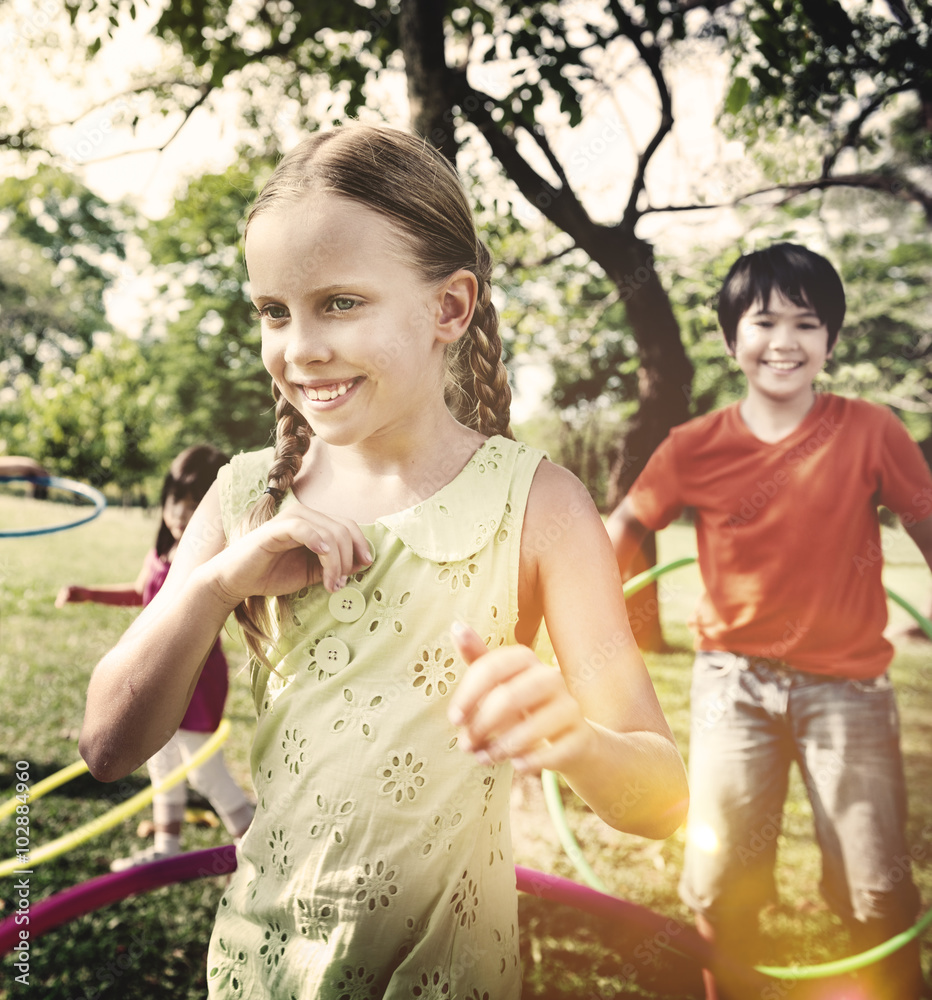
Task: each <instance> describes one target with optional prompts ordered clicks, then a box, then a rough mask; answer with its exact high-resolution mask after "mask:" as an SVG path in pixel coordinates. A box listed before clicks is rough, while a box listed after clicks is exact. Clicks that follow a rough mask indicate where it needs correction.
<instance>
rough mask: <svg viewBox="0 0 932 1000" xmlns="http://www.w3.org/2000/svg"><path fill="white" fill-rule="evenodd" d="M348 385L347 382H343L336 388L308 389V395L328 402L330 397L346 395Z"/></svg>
mask: <svg viewBox="0 0 932 1000" xmlns="http://www.w3.org/2000/svg"><path fill="white" fill-rule="evenodd" d="M346 389H347V385H346V383H345V382H341V383H340V384H339V385H338V386H336V388H333V389H308V390H307V395H308V398H310V399H317V400H320V401H321V402H324V403H325V402H327V400H330V399H336V398H337V396H345V395H346Z"/></svg>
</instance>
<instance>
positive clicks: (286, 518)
mask: <svg viewBox="0 0 932 1000" xmlns="http://www.w3.org/2000/svg"><path fill="white" fill-rule="evenodd" d="M371 562H372V555H371V553H370V552H369V543H368V541H367V540H366V536H365V535H364V534H363V533H362V531H360V529H359V525H358V524H356V522H355V521H350V520H349V519H346V520H342V519H340V518H333V517H330V516H328V515H326V514H322V513H320V512H319V511H315V510H311V509H310V508H309V507H304V506H302V505H301V504H291V505H290V506H289V507H287V508H286V509H285V510H283V511H282V512H281V513H279V514H276V515H275V517H273V518H272V519H271V520H270V521H267V522H266V523H265V524H263V525H261V526H260V527H258V528H256V529H255V530H253V531H250V532H248V533H247V534H245V535H243V536H242V537H240V538H238V539H236V540H234V541H233V542H231V543H230V545H229V546H228V547H227V548H225V549H224V550H223V551H222V552H220V553H218V554H217V555H216V556H214V558H213V559H212V560H211V562H210V564H209V565H210V567H211V571H212V574H213V577H214V583H215V586H216V589H217V590H218V591H219V592H220V594H221V596H222V597H223V598H224V600H226V601H228V602H229V603H230V604H231V605H232V606H235V605H237V604H239V603H240V602H241V601H243V600H245V599H246V598H247V597H279V596H281V595H283V594H293V593H295V592H297V591H299V590H301V589H303V588H304V587H312V586H314V585H316V584H318V583H323V585H324V586H325V587H326V588H327V590H328V591H330V592H331V593H333V592H334V591H337V590H340V589H341V588H342V587H345V586H346V578H347V576H349V574H350V573H355V572H357V571H358V570H360V569H362V568H364V567H365V566H368V565H369V564H370V563H371Z"/></svg>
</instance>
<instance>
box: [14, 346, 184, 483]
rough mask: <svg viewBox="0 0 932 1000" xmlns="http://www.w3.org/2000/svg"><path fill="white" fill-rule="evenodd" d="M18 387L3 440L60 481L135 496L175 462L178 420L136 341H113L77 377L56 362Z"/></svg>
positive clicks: (82, 364)
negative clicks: (70, 480) (65, 478)
mask: <svg viewBox="0 0 932 1000" xmlns="http://www.w3.org/2000/svg"><path fill="white" fill-rule="evenodd" d="M15 388H16V398H15V401H14V402H12V403H8V404H7V405H5V406H3V407H2V408H0V435H2V436H3V437H4V438H5V440H6V444H7V447H8V450H9V451H10V452H11V453H14V454H15V453H19V454H25V455H31V456H33V457H34V458H36V459H37V460H39V461H41V462H42V463H43V464H46V465H47V466H48V468H50V469H52V470H54V471H55V473H56V475H62V476H70V477H73V478H74V479H78V480H81V481H82V482H88V483H91V484H93V485H95V486H97V487H98V488H103V487H104V486H107V485H110V484H113V485H115V486H116V487H117V488H118V489H119V490H120V491H121V492H122V493H123V494H131V493H134V492H137V491H139V490H141V489H142V488H143V486H144V485H145V484H146V483H147V481H148V480H149V479H151V478H152V477H154V476H158V475H160V474H162V472H163V470H164V467H165V466H166V465H167V462H168V461H169V460H170V459H171V457H173V454H174V452H173V451H171V448H172V446H173V444H174V441H175V440H176V438H177V435H178V432H179V427H178V418H177V416H176V415H175V414H174V413H173V412H172V406H171V400H170V399H169V398H168V397H167V396H166V395H165V394H164V393H163V392H162V391H161V390H160V387H159V385H158V382H157V380H154V379H153V377H152V366H151V363H150V361H149V359H148V358H147V357H146V355H145V352H144V350H143V349H142V347H141V346H140V344H139V343H137V342H136V341H133V340H130V339H129V338H128V337H123V336H115V337H113V338H108V340H107V342H105V343H101V344H99V345H98V346H97V347H94V348H93V349H92V350H90V351H88V352H87V353H85V354H83V355H82V356H81V357H80V358H79V359H78V360H77V362H76V363H75V365H74V368H73V370H72V369H68V368H65V367H64V366H63V365H62V364H61V363H60V362H58V361H50V362H48V363H47V364H45V365H43V367H42V370H41V372H40V373H39V376H38V378H37V379H36V380H35V381H33V380H32V379H30V378H29V376H28V375H26V374H20V375H19V376H17V378H16V380H15Z"/></svg>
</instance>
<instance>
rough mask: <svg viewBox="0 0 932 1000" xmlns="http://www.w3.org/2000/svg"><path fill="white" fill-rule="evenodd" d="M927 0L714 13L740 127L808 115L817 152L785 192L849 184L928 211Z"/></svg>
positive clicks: (752, 131)
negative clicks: (727, 55)
mask: <svg viewBox="0 0 932 1000" xmlns="http://www.w3.org/2000/svg"><path fill="white" fill-rule="evenodd" d="M930 23H932V4H930V3H929V2H928V0H885V2H884V3H883V4H877V5H872V4H867V3H859V4H842V3H840V2H838V0H816V2H810V0H759V2H757V3H755V4H753V5H751V6H750V7H749V9H748V11H747V16H741V14H737V15H736V16H731V17H724V18H722V21H721V24H722V26H723V30H724V32H725V35H726V37H727V40H728V44H729V48H730V50H731V52H732V53H733V81H732V84H731V89H730V91H729V93H728V96H727V98H726V102H725V107H726V110H727V111H728V112H729V113H730V114H731V115H733V116H734V129H735V130H736V131H737V132H740V134H742V136H743V137H745V138H746V139H747V138H753V137H755V136H756V137H759V138H763V139H764V140H765V141H770V140H772V138H773V135H774V133H775V131H776V130H778V129H786V128H789V129H790V130H796V129H797V127H798V123H799V122H800V120H803V121H804V122H808V123H809V127H810V129H811V130H813V131H814V133H815V135H816V138H817V141H818V144H819V158H818V161H817V163H816V164H814V169H813V170H812V171H811V173H810V174H809V176H804V177H795V178H794V177H786V176H783V177H777V178H776V180H777V181H778V183H779V184H780V186H781V187H783V188H784V190H786V191H787V192H789V193H799V192H806V191H813V190H829V189H833V188H838V187H856V188H862V189H867V190H871V191H879V192H882V193H884V194H886V195H888V196H892V197H893V198H896V199H898V200H901V201H908V202H912V203H915V204H917V205H919V206H920V207H921V208H922V211H923V212H924V214H925V218H926V221H927V223H932V37H930V33H929V24H930Z"/></svg>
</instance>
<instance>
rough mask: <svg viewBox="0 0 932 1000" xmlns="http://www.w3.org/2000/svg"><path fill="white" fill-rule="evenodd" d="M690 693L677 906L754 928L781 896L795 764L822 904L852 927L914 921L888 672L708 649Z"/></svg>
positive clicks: (896, 725)
mask: <svg viewBox="0 0 932 1000" xmlns="http://www.w3.org/2000/svg"><path fill="white" fill-rule="evenodd" d="M691 701H692V704H691V715H692V733H691V737H690V745H689V778H690V811H689V820H688V824H687V847H686V858H685V864H684V871H683V877H682V879H681V881H680V895H681V897H682V899H683V901H684V902H685V903H686V904H687V905H688V906H689V907H690V908H691V909H692V910H694V911H695V912H696V913H699V914H701V915H703V916H705V917H706V918H707V919H708V920H709V921H710V922H711V923H713V924H714V923H716V916H717V914H719V913H723V914H724V913H727V915H728V919H729V920H732V921H733V920H735V919H736V918H737V919H742V918H743V919H747V920H748V921H749V922H753V924H751V923H749V925H748V927H749V930H750V928H751V926H756V921H757V916H758V914H759V912H760V909H761V907H762V906H764V905H765V904H766V903H767V902H769V901H771V900H774V899H775V898H776V887H775V884H774V874H773V873H774V863H775V861H776V854H777V839H778V837H779V835H780V828H781V822H782V816H783V805H784V801H785V799H786V793H787V785H788V780H789V769H790V765H791V764H792V762H793V761H796V763H797V764H798V765H799V768H800V771H801V773H802V777H803V780H804V782H805V785H806V790H807V792H808V795H809V801H810V802H811V804H812V813H813V818H814V822H815V834H816V839H817V840H818V843H819V847H820V848H821V852H822V881H821V884H820V887H819V888H820V890H821V892H822V895H823V897H824V898H825V900H826V902H827V903H828V905H829V906H830V907H831V908H832V910H833V911H834V912H835V913H837V914H838V916H839V917H840V918H841V919H842V920H843V921H844V922H845V923H846V924H847V925H848V926H849V927H851V928H852V929H855V928H857V926H858V925H864V924H868V923H870V922H873V921H876V920H882V921H884V922H885V923H887V922H891V923H892V924H893V925H899V926H900V927H901V929H902V928H905V927H908V926H910V925H911V924H912V922H913V920H914V919H915V917H916V912H917V909H918V906H919V895H918V892H917V890H916V888H915V886H914V885H913V881H912V874H911V858H910V853H909V848H908V846H907V844H906V838H905V825H906V788H905V782H904V778H903V763H902V757H901V753H900V738H899V716H898V712H897V708H896V701H895V698H894V693H893V688H892V685H891V683H890V679H889V677H888V676H887V675H886V674H885V675H883V676H881V677H878V678H876V679H874V680H869V681H849V680H843V679H839V678H833V677H823V676H819V675H815V674H805V673H801V672H799V671H796V670H792V669H791V668H789V667H787V666H786V665H784V664H781V663H778V662H775V661H772V660H761V659H758V658H755V657H744V656H737V655H735V654H734V653H724V652H722V653H719V652H700V653H698V654H697V656H696V662H695V665H694V669H693V682H692V693H691Z"/></svg>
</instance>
